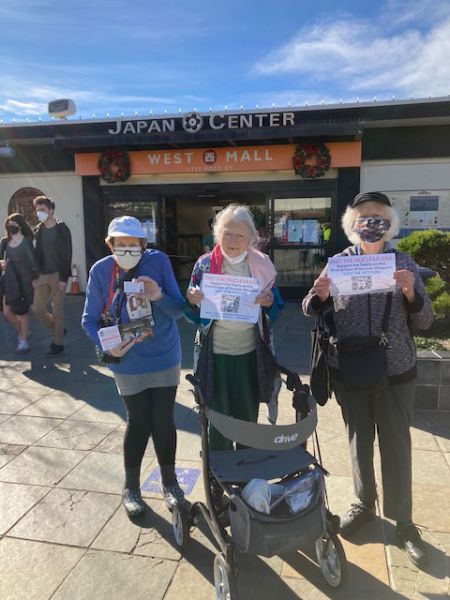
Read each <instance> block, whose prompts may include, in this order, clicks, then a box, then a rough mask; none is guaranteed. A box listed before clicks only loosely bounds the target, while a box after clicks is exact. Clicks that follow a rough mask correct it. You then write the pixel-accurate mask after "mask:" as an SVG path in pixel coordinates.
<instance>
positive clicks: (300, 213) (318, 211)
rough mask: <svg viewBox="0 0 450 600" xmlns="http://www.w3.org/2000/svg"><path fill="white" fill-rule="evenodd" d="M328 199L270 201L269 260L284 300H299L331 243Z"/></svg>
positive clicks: (318, 270)
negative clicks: (271, 260)
mask: <svg viewBox="0 0 450 600" xmlns="http://www.w3.org/2000/svg"><path fill="white" fill-rule="evenodd" d="M331 201H332V198H331V195H330V196H323V197H308V198H272V199H271V201H270V205H271V207H270V208H271V211H270V212H271V234H272V235H271V238H272V256H273V261H274V264H275V268H276V270H277V273H278V277H277V282H278V285H279V287H280V288H281V292H282V294H283V296H284V297H285V298H301V297H303V296H304V294H305V292H306V291H307V290H308V289H309V288H310V287H311V286H312V284H313V282H314V279H316V278H317V276H318V275H319V273H320V272H321V270H322V269H323V267H324V265H325V263H326V259H327V256H328V250H329V245H330V242H331V235H332V231H331Z"/></svg>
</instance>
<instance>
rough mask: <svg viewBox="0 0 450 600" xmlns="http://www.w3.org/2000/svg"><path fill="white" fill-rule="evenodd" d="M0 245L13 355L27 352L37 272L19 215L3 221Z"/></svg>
mask: <svg viewBox="0 0 450 600" xmlns="http://www.w3.org/2000/svg"><path fill="white" fill-rule="evenodd" d="M5 234H6V237H4V238H3V239H2V240H1V242H0V267H1V269H3V270H4V290H3V314H4V316H5V318H6V319H7V320H8V321H9V322H10V323H11V325H12V326H13V327H14V329H15V330H16V332H17V348H16V350H15V354H23V353H24V352H28V350H29V349H30V346H29V344H28V336H29V310H30V307H31V304H32V303H33V281H35V280H36V279H37V278H38V275H39V272H38V267H37V263H36V258H35V254H34V247H33V241H32V240H33V232H32V231H31V229H30V227H29V225H28V223H27V222H26V221H25V219H24V218H23V216H22V215H20V214H18V213H13V214H11V215H9V216H8V217H7V218H6V220H5Z"/></svg>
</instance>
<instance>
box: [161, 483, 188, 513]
mask: <svg viewBox="0 0 450 600" xmlns="http://www.w3.org/2000/svg"><path fill="white" fill-rule="evenodd" d="M162 494H163V497H164V501H165V503H166V506H167V508H168V509H169V510H170V511H172V510H173V507H174V506H175V505H176V504H178V505H180V506H181V505H182V504H183V503H184V492H183V490H182V489H181V488H180V486H179V485H178V482H177V483H173V484H172V485H166V486H163V489H162Z"/></svg>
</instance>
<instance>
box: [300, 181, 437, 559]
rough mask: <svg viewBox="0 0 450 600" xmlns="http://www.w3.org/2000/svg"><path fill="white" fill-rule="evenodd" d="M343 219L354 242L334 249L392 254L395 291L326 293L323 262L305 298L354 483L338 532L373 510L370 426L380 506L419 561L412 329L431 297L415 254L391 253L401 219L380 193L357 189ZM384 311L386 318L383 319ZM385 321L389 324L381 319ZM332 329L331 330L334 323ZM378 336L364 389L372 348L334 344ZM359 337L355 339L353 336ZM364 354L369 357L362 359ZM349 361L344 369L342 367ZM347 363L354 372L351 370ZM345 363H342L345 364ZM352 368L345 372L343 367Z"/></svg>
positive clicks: (420, 324) (423, 554)
mask: <svg viewBox="0 0 450 600" xmlns="http://www.w3.org/2000/svg"><path fill="white" fill-rule="evenodd" d="M342 225H343V228H344V231H345V234H346V236H347V237H348V239H349V240H350V241H351V242H352V243H353V244H354V245H353V246H350V247H348V248H347V249H346V250H344V251H343V252H342V253H340V254H339V255H338V256H355V255H371V254H384V253H393V254H394V255H395V264H396V266H395V272H394V280H395V283H396V287H395V289H394V291H393V292H387V293H386V292H385V293H361V294H357V295H338V296H335V297H331V296H330V286H331V284H332V281H331V279H330V278H329V277H328V275H327V267H325V269H324V270H323V271H322V273H321V275H320V276H319V277H318V279H316V281H315V282H314V286H313V288H312V289H311V290H310V291H309V293H308V294H307V296H306V297H305V298H304V300H303V310H304V313H305V314H306V315H313V316H315V315H319V314H320V313H322V314H323V315H324V319H325V323H327V324H328V327H329V328H330V334H331V335H332V339H330V342H331V343H330V344H329V349H328V357H327V359H328V366H329V372H330V375H331V387H332V389H333V390H334V393H335V395H336V399H337V401H338V403H339V405H340V407H341V409H342V415H343V418H344V421H345V425H346V429H347V434H348V441H349V445H350V452H351V460H352V469H353V483H354V488H355V495H356V497H357V498H358V501H357V502H356V503H354V504H352V507H351V508H350V510H349V511H348V512H347V513H346V514H345V515H344V516H343V517H342V518H341V535H343V536H344V537H351V536H352V535H354V534H355V533H356V532H357V531H358V530H359V529H360V528H361V527H362V526H363V525H364V524H365V523H367V522H368V521H370V520H371V519H373V518H374V517H375V502H376V499H377V488H376V482H375V473H374V466H373V455H374V441H375V433H377V434H378V442H379V448H380V456H381V471H382V483H383V513H384V516H385V517H387V518H389V519H394V520H395V521H396V522H397V527H396V533H397V536H398V539H399V541H400V543H401V544H402V546H403V547H404V549H405V550H406V553H407V554H408V556H409V558H410V559H411V561H412V562H413V563H414V564H416V565H417V566H419V567H422V566H423V565H424V564H425V562H426V560H427V549H426V546H425V544H424V543H423V541H422V539H421V537H420V533H419V531H418V529H417V528H416V527H415V525H414V524H413V522H412V465H411V434H410V426H411V417H412V410H413V406H414V395H415V388H416V379H417V367H416V360H417V357H416V347H415V343H414V338H413V336H412V333H411V328H412V327H414V328H417V329H427V328H428V327H429V326H430V325H431V323H432V320H433V314H432V307H431V301H430V299H429V297H428V295H427V293H426V291H425V287H424V284H423V282H422V279H421V277H420V274H419V271H418V268H417V266H416V264H415V262H414V260H413V259H412V258H411V256H409V255H408V254H405V253H404V252H397V251H396V250H395V249H394V248H392V247H391V246H390V245H389V240H390V239H392V238H393V237H394V236H395V235H396V234H397V233H398V227H399V219H398V216H397V214H396V213H395V211H394V209H393V208H392V206H391V202H390V200H389V198H388V197H387V196H386V195H385V194H383V193H381V192H363V193H360V194H358V195H357V196H356V197H355V198H354V200H353V202H352V204H351V206H348V207H347V210H346V212H345V213H344V216H343V218H342ZM387 315H389V318H388V319H387ZM384 321H387V326H386V327H385V326H384V323H383V322H384ZM333 324H334V325H333ZM332 329H333V330H335V331H333V330H332ZM369 337H372V338H373V337H375V338H378V340H377V341H378V343H377V348H378V349H377V353H378V354H379V349H380V348H381V347H382V346H384V347H385V359H384V360H383V362H381V361H378V360H377V361H376V362H377V363H379V364H381V368H382V370H383V371H384V372H383V373H381V374H380V376H378V371H377V372H376V377H375V381H374V385H371V386H370V387H368V386H367V389H362V386H361V384H360V383H359V382H358V386H357V387H358V388H359V389H356V386H355V385H354V381H355V380H356V377H358V378H360V377H362V379H364V378H366V380H367V378H368V376H369V373H373V372H374V371H373V369H374V365H375V357H374V356H373V354H369V353H367V352H363V351H360V352H359V353H356V352H354V351H352V353H351V354H350V356H348V359H347V360H348V362H347V361H346V360H345V358H346V356H345V353H344V352H342V353H341V354H342V356H341V355H340V344H341V348H342V350H343V346H342V345H343V343H344V342H345V341H347V344H348V343H349V342H350V341H352V344H353V347H354V346H355V344H358V343H359V345H360V346H361V344H362V343H363V340H364V339H366V340H367V339H368V338H369ZM358 340H359V342H358ZM364 356H370V357H371V358H370V359H368V360H365V363H364V365H363V364H362V363H361V360H364ZM345 365H348V369H345ZM352 367H353V375H352V371H351V369H352ZM344 369H345V370H344ZM349 369H350V371H349Z"/></svg>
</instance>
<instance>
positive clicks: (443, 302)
mask: <svg viewBox="0 0 450 600" xmlns="http://www.w3.org/2000/svg"><path fill="white" fill-rule="evenodd" d="M449 287H450V286H449ZM432 303H433V311H434V314H435V315H436V316H437V317H438V318H439V319H444V318H445V317H448V316H449V315H450V293H449V292H443V293H442V294H439V296H438V297H437V298H435V299H434V300H432Z"/></svg>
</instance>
